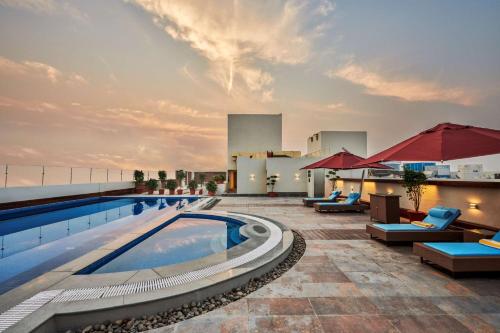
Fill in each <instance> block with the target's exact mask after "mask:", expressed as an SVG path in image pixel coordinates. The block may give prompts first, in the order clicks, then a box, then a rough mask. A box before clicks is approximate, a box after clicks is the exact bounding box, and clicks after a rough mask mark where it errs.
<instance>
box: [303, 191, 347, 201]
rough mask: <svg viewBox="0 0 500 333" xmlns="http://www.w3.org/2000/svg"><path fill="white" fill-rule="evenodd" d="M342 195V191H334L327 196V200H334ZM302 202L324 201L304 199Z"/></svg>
mask: <svg viewBox="0 0 500 333" xmlns="http://www.w3.org/2000/svg"><path fill="white" fill-rule="evenodd" d="M340 194H342V191H334V192H332V194H330V196H328V198H327V199H328V200H332V201H333V200H335V199H337V197H338V196H339V195H340ZM304 200H306V201H308V200H325V198H304Z"/></svg>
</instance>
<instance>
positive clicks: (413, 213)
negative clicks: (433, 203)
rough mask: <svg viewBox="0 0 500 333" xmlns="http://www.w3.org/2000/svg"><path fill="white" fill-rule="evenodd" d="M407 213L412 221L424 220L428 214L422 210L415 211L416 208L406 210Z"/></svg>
mask: <svg viewBox="0 0 500 333" xmlns="http://www.w3.org/2000/svg"><path fill="white" fill-rule="evenodd" d="M406 214H407V215H408V219H409V220H410V222H412V221H423V220H424V218H425V216H426V214H425V213H424V212H421V211H418V212H416V211H414V210H408V211H407V212H406Z"/></svg>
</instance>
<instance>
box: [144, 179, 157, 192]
mask: <svg viewBox="0 0 500 333" xmlns="http://www.w3.org/2000/svg"><path fill="white" fill-rule="evenodd" d="M146 187H147V188H148V189H149V190H153V191H154V190H156V189H157V188H158V181H157V180H156V179H152V178H151V179H148V181H147V182H146Z"/></svg>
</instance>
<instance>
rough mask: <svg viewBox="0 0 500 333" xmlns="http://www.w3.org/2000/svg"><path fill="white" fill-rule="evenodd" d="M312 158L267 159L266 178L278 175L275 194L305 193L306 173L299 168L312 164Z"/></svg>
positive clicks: (313, 160)
mask: <svg viewBox="0 0 500 333" xmlns="http://www.w3.org/2000/svg"><path fill="white" fill-rule="evenodd" d="M316 160H317V159H312V158H285V157H283V158H281V157H275V158H268V159H267V162H266V163H267V166H266V167H267V177H269V176H272V175H278V174H279V180H278V181H277V183H276V186H275V187H274V191H275V192H290V193H294V192H304V193H305V192H307V171H306V170H300V168H302V167H304V166H306V165H308V164H311V163H314V162H315V161H316Z"/></svg>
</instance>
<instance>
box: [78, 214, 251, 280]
mask: <svg viewBox="0 0 500 333" xmlns="http://www.w3.org/2000/svg"><path fill="white" fill-rule="evenodd" d="M243 225H245V223H243V222H241V221H239V220H236V219H231V218H224V217H220V216H212V215H203V214H196V215H194V216H191V215H190V214H183V215H178V216H177V217H175V218H173V219H171V220H170V221H166V222H165V223H164V224H162V225H160V226H159V227H158V228H156V229H154V230H152V231H151V232H149V233H147V234H145V235H143V236H142V237H139V238H138V239H135V240H133V241H132V242H130V243H129V244H127V245H125V246H124V247H123V248H120V249H118V250H117V251H115V252H113V253H111V254H110V255H108V256H107V257H105V258H103V259H102V260H99V261H98V262H96V263H94V264H92V265H90V266H89V267H87V268H85V269H83V270H82V271H80V272H78V273H77V274H100V273H115V272H124V271H132V270H140V269H146V268H154V267H159V266H166V265H173V264H178V263H183V262H187V261H191V260H195V259H199V258H203V257H206V256H209V255H211V254H215V253H219V252H222V251H225V250H227V249H230V248H232V247H234V246H236V245H238V244H240V243H242V242H244V241H245V240H246V239H247V238H246V237H244V236H242V235H241V234H240V227H241V226H243Z"/></svg>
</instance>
